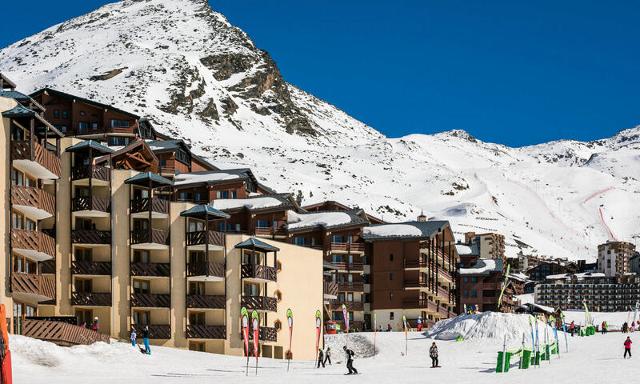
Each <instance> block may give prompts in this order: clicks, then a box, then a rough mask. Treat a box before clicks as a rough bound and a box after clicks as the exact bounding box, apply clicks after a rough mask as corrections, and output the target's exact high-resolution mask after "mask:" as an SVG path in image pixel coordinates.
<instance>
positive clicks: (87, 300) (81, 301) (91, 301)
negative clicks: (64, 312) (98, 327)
mask: <svg viewBox="0 0 640 384" xmlns="http://www.w3.org/2000/svg"><path fill="white" fill-rule="evenodd" d="M71 305H79V306H83V307H110V306H111V292H106V293H103V292H100V293H98V292H71Z"/></svg>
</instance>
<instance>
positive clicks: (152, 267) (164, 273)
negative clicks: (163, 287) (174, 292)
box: [131, 263, 171, 277]
mask: <svg viewBox="0 0 640 384" xmlns="http://www.w3.org/2000/svg"><path fill="white" fill-rule="evenodd" d="M170 275H171V264H169V263H131V276H150V277H151V276H155V277H169V276H170Z"/></svg>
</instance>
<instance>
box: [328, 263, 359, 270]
mask: <svg viewBox="0 0 640 384" xmlns="http://www.w3.org/2000/svg"><path fill="white" fill-rule="evenodd" d="M331 265H332V266H333V267H334V268H335V269H337V270H339V271H349V272H351V271H356V272H359V271H363V270H364V266H363V264H362V263H349V262H344V261H332V262H331Z"/></svg>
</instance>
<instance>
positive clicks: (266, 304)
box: [242, 296, 278, 312]
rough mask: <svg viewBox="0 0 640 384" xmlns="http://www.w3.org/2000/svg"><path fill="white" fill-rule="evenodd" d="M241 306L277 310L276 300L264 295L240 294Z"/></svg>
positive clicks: (259, 309)
mask: <svg viewBox="0 0 640 384" xmlns="http://www.w3.org/2000/svg"><path fill="white" fill-rule="evenodd" d="M242 306H243V307H246V308H247V309H255V310H258V311H271V312H276V311H277V310H278V301H277V300H276V299H275V298H273V297H266V296H242Z"/></svg>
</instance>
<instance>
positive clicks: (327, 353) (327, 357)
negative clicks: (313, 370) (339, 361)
mask: <svg viewBox="0 0 640 384" xmlns="http://www.w3.org/2000/svg"><path fill="white" fill-rule="evenodd" d="M327 363H329V365H331V348H329V347H327V350H326V351H324V363H323V364H322V365H323V366H324V365H325V364H327Z"/></svg>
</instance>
